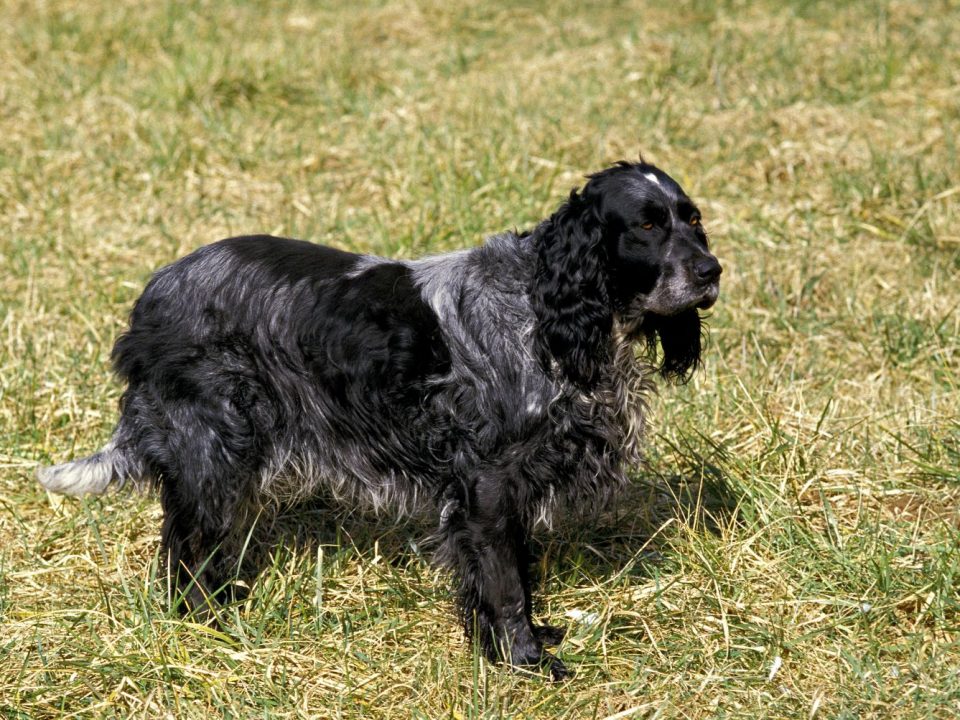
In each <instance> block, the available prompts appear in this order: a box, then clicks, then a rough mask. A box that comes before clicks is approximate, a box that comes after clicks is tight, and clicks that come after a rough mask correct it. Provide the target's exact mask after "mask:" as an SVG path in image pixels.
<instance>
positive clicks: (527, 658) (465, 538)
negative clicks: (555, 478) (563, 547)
mask: <svg viewBox="0 0 960 720" xmlns="http://www.w3.org/2000/svg"><path fill="white" fill-rule="evenodd" d="M462 489H463V490H464V491H465V492H464V493H463V494H462V496H461V497H460V498H458V499H457V500H454V501H451V503H450V504H448V506H447V508H446V512H445V513H444V515H445V517H444V524H445V526H446V528H445V529H446V534H447V543H448V545H447V547H448V550H449V552H450V554H451V555H452V557H451V560H452V561H453V565H454V569H455V570H456V572H457V575H458V578H457V579H458V581H459V601H460V610H461V613H462V619H463V622H464V629H465V631H466V633H467V636H468V637H472V638H473V639H475V640H476V641H477V642H478V643H479V644H480V647H481V648H482V649H483V651H484V654H485V655H486V656H487V658H488V659H490V660H493V661H494V662H496V661H500V660H503V661H506V662H508V663H510V664H511V665H515V666H518V667H530V666H545V667H546V668H547V669H549V671H550V674H551V676H552V677H553V679H555V680H560V679H562V678H564V677H566V676H567V675H569V674H570V673H569V671H568V670H567V668H566V667H565V666H564V664H563V663H562V662H561V661H560V660H558V659H557V658H556V657H554V656H553V655H551V654H550V653H548V652H546V651H544V649H543V642H542V641H541V638H540V637H539V636H538V631H537V629H536V628H534V626H533V625H532V623H531V620H530V613H531V599H530V576H529V566H530V558H529V549H528V544H527V532H526V529H525V528H524V526H523V523H522V521H521V520H520V517H519V515H518V513H517V512H516V503H515V502H514V501H513V499H512V498H511V497H510V495H509V492H505V490H504V487H503V485H501V484H500V483H498V482H496V480H494V479H492V478H483V479H481V480H479V481H478V482H477V483H476V484H474V485H473V486H471V487H463V488H462Z"/></svg>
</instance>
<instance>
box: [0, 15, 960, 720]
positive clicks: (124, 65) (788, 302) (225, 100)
mask: <svg viewBox="0 0 960 720" xmlns="http://www.w3.org/2000/svg"><path fill="white" fill-rule="evenodd" d="M459 5H460V4H458V3H448V2H441V1H440V0H402V1H400V2H382V3H381V2H363V3H333V2H331V3H308V2H305V1H293V0H291V1H282V2H270V3H267V2H229V1H228V0H194V1H190V2H176V3H173V2H165V1H162V2H143V1H136V2H134V1H133V0H111V1H110V2H108V1H107V0H85V1H83V2H80V1H79V0H77V1H75V2H71V1H70V0H49V1H46V2H25V1H24V2H17V1H15V0H10V1H9V2H5V3H4V4H3V9H2V11H0V15H2V18H3V22H0V224H2V229H3V233H2V236H0V309H2V312H0V716H2V717H10V718H21V717H22V718H28V717H31V718H32V717H36V718H45V717H74V716H77V717H117V718H130V717H171V718H212V717H234V718H254V717H263V718H266V717H270V718H287V717H344V718H370V717H385V718H386V717H390V718H431V719H433V718H455V719H457V720H461V719H463V720H466V719H473V718H493V717H520V718H526V717H529V718H552V717H570V718H611V719H612V718H630V717H638V718H640V717H642V718H648V717H649V718H654V717H656V718H714V717H716V718H737V717H739V718H814V717H818V718H953V717H956V716H957V715H958V714H960V599H958V596H960V510H958V501H960V312H958V311H960V230H958V227H960V225H958V221H960V163H958V142H960V139H958V130H960V4H958V3H957V2H956V1H955V0H949V1H941V2H934V1H932V0H931V1H930V2H908V1H906V0H903V1H892V0H891V1H888V0H865V1H864V2H851V3H848V4H843V3H841V4H839V5H838V4H835V3H828V2H814V1H813V0H793V1H791V2H785V3H781V2H774V1H773V0H763V1H760V2H736V1H730V2H719V3H713V2H707V1H706V0H701V1H697V0H679V1H678V2H673V3H669V4H665V3H657V2H618V3H612V4H601V3H583V2H572V1H569V0H561V1H560V2H537V1H530V2H522V3H515V4H510V3H503V2H488V3H470V4H469V5H463V6H459ZM641 151H642V152H643V153H644V156H645V157H646V158H647V159H649V160H651V161H653V162H655V163H657V164H659V165H660V166H662V167H663V168H664V169H665V170H667V171H668V172H669V173H671V174H672V175H674V176H675V177H676V178H677V179H678V180H680V182H681V183H682V184H683V185H684V186H685V187H686V188H687V190H688V191H689V192H690V193H691V195H692V196H693V197H694V198H695V199H696V200H697V201H698V202H699V204H700V205H701V207H702V209H703V211H704V222H705V225H706V227H707V229H708V231H710V233H711V237H712V244H713V247H714V248H715V250H716V252H717V254H718V256H719V257H720V259H721V261H722V262H723V264H724V268H725V272H724V275H723V284H722V292H721V300H720V302H719V303H718V305H717V307H716V308H715V310H713V311H712V317H711V320H710V325H711V341H710V346H709V351H708V352H707V355H706V368H705V370H704V371H702V372H701V373H700V374H698V375H697V377H696V378H695V380H694V381H693V382H691V383H690V384H689V385H687V386H683V387H679V388H664V389H663V390H662V391H661V392H660V394H659V395H658V397H656V398H655V399H654V401H653V402H652V407H651V414H652V418H651V426H652V431H651V433H650V435H649V450H648V460H649V462H648V465H647V466H646V467H644V468H638V469H637V472H636V483H635V487H634V488H633V489H632V491H631V492H630V493H629V495H628V497H627V498H625V499H624V500H623V501H622V502H621V503H620V505H619V507H618V508H617V511H616V517H613V518H605V519H603V520H601V521H600V522H598V524H597V526H596V527H593V528H577V529H568V530H563V531H559V532H557V533H555V534H544V535H542V536H539V537H538V543H539V544H540V547H541V550H542V558H543V559H542V561H541V563H540V571H541V573H542V575H543V577H544V591H545V593H544V598H545V600H544V602H543V606H542V607H541V608H540V614H541V616H542V617H545V618H548V619H550V620H552V621H554V622H557V623H559V624H566V625H568V626H569V634H568V637H567V639H566V640H565V642H564V644H563V645H562V647H561V648H560V649H559V652H560V655H561V656H562V657H563V658H564V659H565V660H566V661H567V662H568V664H569V665H571V666H572V667H573V668H574V669H575V670H576V673H577V674H576V677H575V678H574V679H572V680H571V681H569V682H566V683H562V684H551V683H548V682H546V681H545V680H543V679H542V678H540V677H530V676H526V675H523V674H520V673H515V672H510V671H507V670H503V669H502V668H498V667H495V666H491V665H489V664H487V663H486V662H483V661H480V660H478V659H477V657H476V656H475V655H474V654H472V653H471V650H470V647H469V646H468V645H467V644H466V643H465V642H464V641H463V640H462V638H461V636H460V634H459V631H458V629H457V627H456V623H455V621H454V619H453V614H452V601H451V596H450V593H449V589H448V581H447V578H446V577H445V576H444V575H443V573H441V572H440V571H438V570H436V569H435V568H434V567H433V566H432V565H431V563H430V561H429V557H427V556H424V555H423V554H421V552H420V550H419V549H418V548H419V545H418V544H417V539H418V538H419V536H420V535H419V532H420V530H419V529H418V528H416V527H411V526H408V525H396V524H391V523H389V522H382V523H380V524H378V525H370V524H369V523H364V522H362V521H361V520H359V519H358V518H356V517H355V516H353V515H349V514H346V513H343V514H339V515H330V514H322V513H320V512H319V511H317V510H314V511H307V510H304V511H303V512H302V513H301V514H300V515H299V517H298V518H297V520H298V521H299V522H301V523H303V524H305V525H306V526H309V527H311V528H312V531H311V536H312V537H313V540H314V541H313V542H311V543H305V544H302V545H300V546H298V548H288V549H278V550H277V552H276V553H275V555H274V556H273V558H272V560H273V562H272V565H271V567H270V568H269V569H268V570H267V571H266V572H265V573H264V574H263V575H262V576H261V578H260V580H259V581H258V583H257V584H256V585H255V586H254V587H253V591H252V596H251V599H250V600H249V601H248V602H247V603H246V604H244V605H242V606H237V607H231V608H228V609H227V610H226V611H225V618H224V623H223V626H222V628H221V629H219V630H214V629H212V628H209V627H206V626H202V625H198V624H191V623H185V622H182V621H180V620H179V619H178V618H177V617H175V616H173V615H171V614H169V613H168V611H167V609H166V602H165V592H166V591H165V588H164V586H163V584H162V583H160V582H159V581H157V580H156V573H157V545H158V528H159V515H160V513H159V508H158V505H157V503H156V501H155V499H154V498H151V497H140V496H131V495H128V494H127V495H124V494H121V495H113V496H108V497H106V498H103V499H100V500H92V501H84V502H81V501H76V500H66V501H62V502H61V501H58V500H57V499H55V498H52V497H47V496H46V495H45V494H44V493H43V492H41V490H40V489H39V488H38V486H37V485H36V484H35V482H34V480H33V469H34V467H35V466H36V464H37V463H38V462H50V461H58V462H59V461H63V460H65V459H69V458H71V457H75V456H76V457H79V456H81V455H85V454H89V453H90V452H92V451H94V450H96V449H97V448H99V447H100V446H101V445H102V444H103V442H104V441H105V440H106V439H107V438H108V437H109V434H110V431H111V430H112V427H113V423H114V421H115V418H116V405H117V400H118V397H119V393H120V390H121V388H120V387H119V386H118V385H117V384H116V383H115V382H114V380H113V379H112V377H111V374H110V370H109V363H108V355H109V351H110V347H111V345H112V342H113V340H114V338H115V337H116V336H117V334H118V333H119V332H121V331H122V329H123V327H124V323H125V318H126V315H127V312H128V311H129V308H130V305H131V303H132V301H133V300H134V299H135V297H136V296H137V295H138V293H139V292H140V290H141V289H142V287H143V285H144V283H145V281H146V279H147V278H148V277H149V274H150V273H151V271H152V270H154V269H156V268H158V267H159V266H161V265H163V264H165V263H167V262H169V261H170V260H172V259H174V258H176V257H177V256H179V255H182V254H184V253H186V252H188V251H190V250H191V249H193V248H195V247H197V246H199V245H201V244H204V243H206V242H209V241H211V240H214V239H218V238H220V237H224V236H227V235H231V234H240V233H246V232H254V231H256V232H273V233H279V234H284V235H290V236H296V237H304V238H309V239H312V240H315V241H318V242H323V243H329V244H332V245H335V246H336V247H340V248H344V249H349V250H356V251H363V252H374V253H378V254H389V255H396V256H401V257H413V256H416V255H419V254H422V253H425V252H431V251H441V250H449V249H453V248H461V247H468V246H471V245H475V244H477V243H479V242H480V241H481V240H482V238H483V237H484V235H486V234H490V233H493V232H496V231H500V230H503V229H508V228H512V227H521V228H522V227H527V226H529V225H530V224H531V223H533V222H535V221H536V220H538V219H540V218H542V217H544V216H545V215H547V214H549V213H550V212H551V211H552V210H553V209H554V208H555V207H556V206H557V204H558V203H559V202H560V201H561V199H562V198H563V197H564V196H565V194H566V193H567V192H568V191H569V190H570V188H572V187H573V186H575V185H578V184H579V183H580V182H581V179H582V175H583V173H585V172H588V171H592V170H597V169H600V168H602V167H603V166H604V165H605V164H607V163H608V162H610V161H613V160H616V159H618V158H624V157H626V158H635V157H637V155H638V154H639V153H640V152H641Z"/></svg>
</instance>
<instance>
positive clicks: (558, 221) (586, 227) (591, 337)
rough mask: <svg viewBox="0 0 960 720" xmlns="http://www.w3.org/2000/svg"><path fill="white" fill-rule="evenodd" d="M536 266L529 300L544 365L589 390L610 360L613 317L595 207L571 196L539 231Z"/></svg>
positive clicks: (601, 239) (576, 195) (598, 220)
mask: <svg viewBox="0 0 960 720" xmlns="http://www.w3.org/2000/svg"><path fill="white" fill-rule="evenodd" d="M535 239H536V244H537V266H536V272H535V274H534V279H533V287H532V291H531V300H532V302H533V310H534V312H535V313H536V315H537V321H538V332H537V346H538V350H539V351H540V357H541V361H542V362H543V363H544V364H545V366H547V367H549V366H550V364H551V360H555V361H556V362H557V363H558V364H559V366H560V368H561V370H562V371H563V373H564V374H565V375H566V376H567V377H568V378H569V379H570V380H571V381H572V382H573V383H574V384H576V385H577V386H579V387H581V388H583V389H585V390H588V389H590V388H592V387H593V386H594V385H595V384H596V382H597V380H598V379H599V377H600V372H601V370H602V368H603V366H604V365H605V364H606V363H607V362H608V360H609V339H610V332H611V329H612V327H613V313H612V310H611V306H610V298H609V296H608V294H607V256H606V255H607V254H606V248H605V247H604V244H603V236H602V231H601V227H600V219H599V217H598V216H597V209H596V206H595V204H594V203H592V202H590V201H588V200H586V199H585V198H583V197H582V196H580V195H578V194H577V193H576V191H574V192H572V193H570V198H569V200H567V202H566V203H564V204H563V205H562V206H561V207H560V209H559V210H557V212H556V213H554V214H553V216H552V217H550V219H549V220H547V221H546V222H544V223H543V224H542V225H541V226H540V227H539V228H537V230H536V232H535Z"/></svg>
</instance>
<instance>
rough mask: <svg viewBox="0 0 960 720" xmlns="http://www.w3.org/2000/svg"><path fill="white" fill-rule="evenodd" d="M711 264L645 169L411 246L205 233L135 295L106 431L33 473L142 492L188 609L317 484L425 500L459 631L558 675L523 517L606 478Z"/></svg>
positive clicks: (636, 438)
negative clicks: (519, 222)
mask: <svg viewBox="0 0 960 720" xmlns="http://www.w3.org/2000/svg"><path fill="white" fill-rule="evenodd" d="M720 272H721V271H720V265H719V263H717V261H716V259H715V258H714V257H713V255H711V254H710V253H709V251H708V250H707V244H706V235H705V234H704V231H703V228H702V225H701V223H700V214H699V211H698V210H697V209H696V206H695V205H694V204H693V203H692V201H691V200H690V199H689V198H688V197H687V196H686V194H685V193H684V192H683V190H682V189H681V188H680V187H679V185H677V184H676V182H674V181H673V180H672V179H671V178H670V177H669V176H668V175H666V174H665V173H663V172H662V171H660V170H658V169H657V168H655V167H654V166H652V165H648V164H645V163H633V164H631V163H619V164H618V165H616V166H614V167H612V168H608V169H607V170H604V171H602V172H600V173H597V174H595V175H592V176H590V178H589V180H588V182H587V184H586V185H585V186H584V188H583V189H582V190H581V191H575V192H572V193H571V194H570V196H569V198H568V200H567V201H566V202H565V203H564V204H563V205H562V206H561V207H560V208H559V209H558V210H557V212H555V213H554V214H553V215H552V216H551V217H549V218H547V219H546V220H544V221H543V222H542V223H540V224H539V225H538V226H537V227H536V228H534V229H532V230H530V231H528V232H525V233H520V234H516V233H505V234H501V235H496V236H493V237H491V238H490V239H489V240H488V241H487V242H486V243H485V244H483V245H482V246H480V247H477V248H474V249H471V250H465V251H460V252H456V253H450V254H446V255H438V256H434V257H429V258H424V259H421V260H416V261H407V262H400V261H394V260H389V259H386V258H377V257H370V256H362V255H356V254H352V253H346V252H342V251H338V250H334V249H331V248H324V247H320V246H317V245H313V244H310V243H306V242H302V241H297V240H288V239H282V238H273V237H268V236H251V237H240V238H232V239H229V240H224V241H221V242H219V243H214V244H213V245H209V246H206V247H203V248H201V249H199V250H197V251H196V252H194V253H193V254H191V255H189V256H187V257H185V258H183V259H181V260H179V261H177V262H175V263H173V264H172V265H170V266H168V267H166V268H163V269H162V270H160V271H159V272H157V273H156V275H155V276H154V277H153V278H152V279H151V281H150V282H149V283H148V285H147V287H146V289H145V290H144V293H143V295H142V296H141V297H140V298H139V300H137V302H136V304H135V306H134V309H133V312H132V314H131V318H130V327H129V329H128V331H127V332H126V333H125V334H124V335H122V336H121V337H120V338H119V340H118V341H117V343H116V346H115V347H114V351H113V362H114V366H115V368H116V371H117V374H118V375H119V376H120V378H121V379H123V380H124V381H125V382H126V385H127V387H126V390H125V392H124V394H123V399H122V401H121V412H120V420H119V423H118V425H117V429H116V430H115V432H114V435H113V438H112V439H111V441H110V443H108V445H107V446H106V447H105V448H104V449H103V450H101V451H100V452H99V453H97V454H95V455H93V456H91V457H90V458H86V459H82V460H77V461H74V462H72V463H67V464H65V465H58V466H55V467H53V468H49V469H44V470H40V471H39V473H38V477H39V479H40V482H41V483H42V484H43V485H44V486H45V487H47V488H48V489H50V490H53V491H55V492H63V493H68V494H75V495H79V494H84V493H100V492H104V491H105V490H107V489H109V488H111V487H119V486H121V485H123V484H125V483H128V482H133V483H134V484H136V485H141V486H146V485H155V486H157V487H158V488H159V491H160V499H161V503H162V505H163V510H164V520H163V528H162V532H161V536H162V543H163V549H164V552H165V554H166V557H167V559H168V568H169V572H170V574H171V576H172V579H173V581H174V583H175V586H176V587H177V588H178V589H179V591H180V593H181V594H182V595H183V598H184V600H185V604H186V605H187V606H189V607H191V608H202V607H204V605H205V604H207V603H208V602H209V601H210V599H211V598H217V597H220V596H221V595H222V594H223V592H222V591H223V590H224V589H225V588H226V587H227V586H228V585H229V583H230V581H231V579H232V578H234V577H236V576H237V573H238V565H239V564H240V562H241V558H242V556H243V554H244V549H245V548H246V547H248V545H249V543H251V542H252V543H254V544H255V543H256V536H257V533H258V527H259V526H260V525H261V524H262V525H269V519H270V517H271V516H272V515H274V514H276V513H278V512H281V511H282V510H283V509H284V508H287V507H289V506H291V505H293V504H296V503H298V502H301V501H303V500H306V499H307V498H310V497H312V496H314V495H316V494H318V493H321V492H322V493H325V494H327V495H332V496H334V497H337V498H341V499H343V500H347V501H350V502H359V501H363V502H364V503H365V504H367V505H368V506H371V507H373V508H374V509H376V510H383V511H385V510H390V511H400V512H417V511H422V510H423V509H424V508H426V507H431V508H433V509H434V510H435V511H437V512H438V515H439V527H438V536H439V538H440V539H441V546H440V557H441V558H442V559H443V560H444V561H445V562H446V564H447V565H448V566H449V567H450V568H451V569H452V570H453V571H454V574H455V575H456V577H457V585H458V590H457V596H458V600H459V607H460V615H461V621H462V623H463V627H464V630H465V631H466V633H467V634H468V635H472V636H473V637H475V639H476V640H477V642H479V643H480V645H481V647H482V648H483V650H484V652H485V654H486V655H487V657H489V658H491V659H495V660H496V659H500V660H506V661H507V662H510V663H512V664H514V665H519V666H530V665H540V664H542V665H544V666H546V667H547V668H548V669H549V671H550V673H551V674H552V676H553V677H555V678H559V677H563V676H565V675H566V674H567V672H568V671H567V670H566V668H565V666H564V665H563V663H562V662H561V661H560V660H558V659H557V658H555V657H554V656H553V655H551V654H550V653H548V652H547V651H546V650H545V649H544V645H545V644H546V643H548V641H551V640H555V639H557V638H558V637H559V632H558V631H556V630H554V629H552V628H549V627H539V626H536V625H534V623H533V619H532V597H531V592H532V588H531V582H532V581H531V578H530V572H529V567H530V564H531V563H532V562H533V558H532V557H531V552H530V545H529V542H528V540H529V533H530V531H531V528H532V527H533V526H534V525H535V524H537V523H545V524H549V522H550V518H551V517H552V515H553V514H554V513H555V512H558V511H560V510H561V509H563V508H573V509H575V510H576V511H577V512H578V513H585V512H589V511H590V510H591V509H595V508H597V507H599V506H600V505H602V504H603V503H604V502H606V501H607V499H608V498H609V497H611V495H612V494H613V493H614V492H615V491H616V489H617V488H619V487H620V486H622V485H623V484H624V483H625V482H626V474H625V471H626V469H627V468H628V467H630V466H632V465H633V464H635V463H636V462H637V461H638V459H639V448H640V440H641V437H642V433H643V429H644V409H645V406H644V400H643V397H644V395H645V393H647V392H648V391H649V388H650V386H651V384H652V376H653V375H654V370H655V368H654V366H653V364H652V363H655V361H656V356H657V355H658V352H660V351H658V349H657V344H658V343H659V346H660V348H661V351H662V359H661V360H660V362H659V367H658V368H657V369H659V372H660V374H661V375H663V376H664V377H672V378H677V379H680V380H683V379H685V378H687V377H689V374H690V373H691V372H692V371H693V369H695V368H696V367H697V365H698V363H699V361H700V355H701V338H700V334H701V321H700V315H699V312H698V309H703V308H707V307H709V306H711V305H712V304H713V303H714V302H715V301H716V299H717V293H718V289H719V275H720ZM638 349H639V351H640V352H641V354H642V357H638V356H637V351H638Z"/></svg>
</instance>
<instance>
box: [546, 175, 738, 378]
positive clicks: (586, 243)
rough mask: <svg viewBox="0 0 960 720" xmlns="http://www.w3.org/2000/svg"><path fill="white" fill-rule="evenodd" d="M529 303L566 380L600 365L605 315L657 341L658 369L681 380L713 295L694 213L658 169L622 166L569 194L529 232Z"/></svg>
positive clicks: (715, 279)
mask: <svg viewBox="0 0 960 720" xmlns="http://www.w3.org/2000/svg"><path fill="white" fill-rule="evenodd" d="M535 234H536V239H537V268H536V275H535V279H534V286H533V293H532V297H533V300H534V309H535V311H536V313H537V318H538V321H539V335H538V337H539V341H540V343H541V347H542V349H543V350H544V351H546V353H548V354H549V355H550V356H551V357H552V358H554V359H555V360H556V361H557V362H558V363H559V364H560V367H561V368H562V369H563V371H564V372H565V374H566V375H567V376H568V377H569V378H570V379H571V380H573V381H574V382H575V383H576V384H578V385H580V386H581V387H585V388H589V387H592V386H593V385H594V384H595V383H596V381H597V379H598V378H599V374H600V372H601V370H602V368H603V366H604V365H605V364H606V362H607V361H608V359H609V347H610V342H609V339H610V334H611V332H612V331H613V325H614V319H616V320H617V321H618V324H619V325H620V326H621V327H622V328H623V329H624V331H625V332H626V333H627V335H628V336H629V337H630V338H631V339H639V338H645V339H646V340H647V341H648V343H649V344H650V345H651V347H653V346H655V343H656V340H657V338H659V340H660V345H661V346H662V348H663V361H662V363H661V366H660V371H661V373H662V374H663V375H664V376H666V377H675V378H678V379H681V380H683V379H686V378H688V377H689V376H690V374H691V373H692V371H693V370H694V369H695V368H696V366H697V364H698V363H699V360H700V347H701V346H700V315H699V312H698V310H701V309H706V308H709V307H710V306H712V305H713V304H714V303H715V302H716V300H717V296H718V294H719V291H720V282H719V280H720V273H721V268H720V263H719V262H717V259H716V258H715V257H714V256H713V255H712V254H710V252H709V250H708V249H707V236H706V233H705V232H704V230H703V226H702V224H701V219H700V211H699V210H698V209H697V207H696V205H694V204H693V201H692V200H690V198H689V197H687V194H686V193H685V192H684V191H683V189H682V188H681V187H680V186H679V185H678V184H677V183H676V182H675V181H674V180H673V179H672V178H671V177H670V176H669V175H667V174H666V173H664V172H663V171H661V170H659V169H658V168H656V167H654V166H653V165H649V164H647V163H644V162H639V163H626V162H621V163H618V164H617V165H615V166H613V167H611V168H608V169H606V170H604V171H602V172H599V173H596V174H595V175H591V176H589V180H588V182H587V184H586V185H585V186H584V188H583V189H582V190H581V191H580V192H576V191H574V192H572V193H571V194H570V198H569V199H568V200H567V202H566V203H564V204H563V205H562V206H561V207H560V209H559V210H557V212H556V213H554V215H553V216H552V217H550V218H549V219H548V220H547V221H545V222H544V223H543V224H542V225H541V226H540V227H539V228H538V229H537V231H536V233H535Z"/></svg>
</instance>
